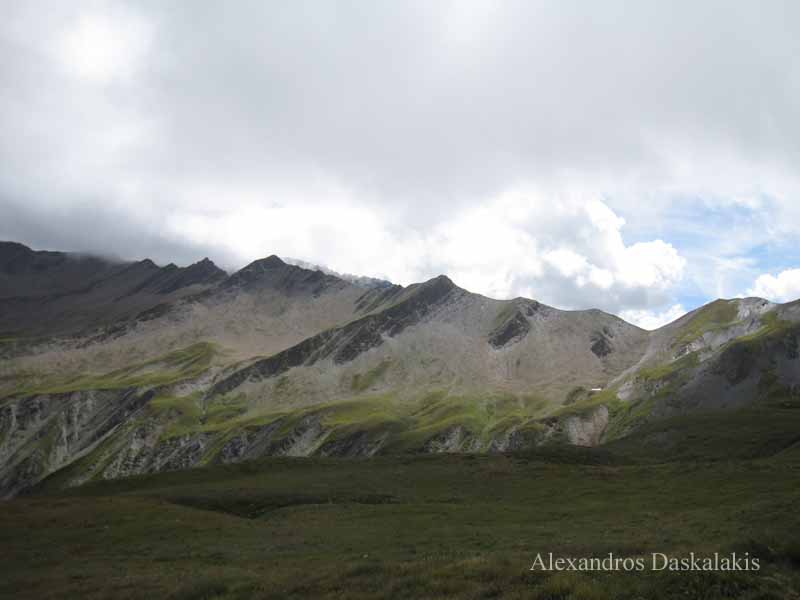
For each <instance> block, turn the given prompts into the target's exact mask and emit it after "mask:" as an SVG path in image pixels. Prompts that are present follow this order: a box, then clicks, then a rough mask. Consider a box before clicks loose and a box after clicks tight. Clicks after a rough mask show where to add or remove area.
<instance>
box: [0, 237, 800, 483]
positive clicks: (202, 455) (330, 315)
mask: <svg viewBox="0 0 800 600" xmlns="http://www.w3.org/2000/svg"><path fill="white" fill-rule="evenodd" d="M0 309H1V310H0V324H1V325H2V327H3V331H2V332H0V356H2V358H3V360H2V361H0V496H4V497H11V496H14V495H16V494H18V493H20V492H21V491H24V490H26V489H28V488H30V487H31V486H34V485H36V484H37V483H38V482H40V481H41V480H43V479H45V478H47V477H50V476H51V475H53V474H56V475H55V477H54V478H53V480H54V481H58V482H59V485H61V486H64V487H70V486H74V485H79V484H82V483H86V482H90V481H96V480H105V479H114V478H119V477H126V476H130V475H136V474H147V473H157V472H161V471H175V470H181V469H186V468H191V467H198V466H204V465H215V464H231V463H238V462H242V461H246V460H252V459H258V458H263V457H265V456H318V457H326V456H336V457H350V458H354V457H368V456H376V455H392V454H398V453H401V454H402V453H409V452H414V453H415V452H425V453H439V452H480V453H486V452H489V453H493V452H516V451H521V450H528V449H532V448H539V447H543V446H550V445H560V444H571V445H578V446H598V445H602V444H609V443H616V442H617V441H621V440H625V439H628V438H630V439H633V440H642V441H643V443H644V441H647V443H648V444H650V445H657V444H659V443H662V442H663V443H664V444H667V445H666V446H664V448H662V452H664V453H666V452H668V451H669V450H668V448H669V439H666V441H664V438H663V436H662V437H661V438H659V437H658V436H654V437H652V436H651V438H647V439H646V440H645V438H643V437H641V436H640V435H638V434H639V433H640V432H646V431H650V430H651V429H652V428H653V427H656V426H657V425H658V423H661V422H664V420H666V419H672V418H677V417H686V418H687V421H686V422H687V423H692V422H693V418H694V416H695V415H700V414H701V413H705V412H708V411H711V412H713V411H732V410H737V409H742V408H750V409H754V410H758V409H759V408H763V407H766V406H770V405H771V404H772V403H774V402H775V401H777V400H780V399H787V398H788V399H792V398H793V397H794V394H795V391H796V390H797V389H800V388H798V386H799V385H800V359H799V358H798V357H799V356H800V352H799V351H798V348H799V347H800V304H798V303H790V304H785V305H776V304H772V303H769V302H767V301H766V300H762V299H758V298H746V299H734V300H718V301H715V302H713V303H711V304H709V305H707V306H704V307H701V308H699V309H698V310H696V311H694V312H692V313H689V314H688V315H686V316H684V317H682V318H681V319H679V320H677V321H675V322H674V323H671V324H669V325H667V326H665V327H663V328H661V329H659V330H657V331H654V332H646V331H643V330H641V329H639V328H638V327H635V326H633V325H631V324H629V323H626V322H625V321H622V320H621V319H619V318H617V317H615V316H613V315H609V314H606V313H603V312H601V311H598V310H585V311H563V310H558V309H555V308H553V307H549V306H546V305H543V304H541V303H539V302H537V301H535V300H530V299H525V298H517V299H513V300H504V301H501V300H493V299H490V298H486V297H484V296H481V295H478V294H474V293H471V292H469V291H467V290H464V289H462V288H460V287H458V286H457V285H456V284H455V283H454V282H452V281H451V280H450V279H448V278H447V277H445V276H439V277H436V278H433V279H431V280H429V281H426V282H422V283H419V284H414V285H410V286H408V287H401V286H396V285H392V284H389V283H387V282H382V281H377V280H368V281H366V282H363V281H362V282H360V283H359V282H353V281H349V280H344V279H342V278H339V277H337V276H335V275H332V274H330V273H323V272H322V271H320V270H311V269H305V268H302V267H299V266H296V265H291V264H287V263H285V262H284V261H282V260H281V259H280V258H278V257H277V256H270V257H268V258H265V259H261V260H257V261H255V262H253V263H251V264H250V265H248V266H246V267H245V268H243V269H241V270H240V271H237V272H236V273H233V274H230V275H228V274H227V273H225V272H224V271H222V270H220V269H218V268H217V267H216V266H215V265H213V263H211V261H208V260H204V261H200V262H199V263H197V264H195V265H192V266H190V267H184V268H181V267H176V266H174V265H168V266H166V267H158V266H157V265H155V264H153V263H152V262H151V261H148V260H144V261H140V262H137V263H118V262H113V261H108V260H105V259H98V258H91V257H80V256H74V255H69V254H64V253H54V252H36V251H34V250H31V249H29V248H26V247H24V246H22V245H20V244H11V243H0ZM677 422H680V421H677ZM659 440H661V442H660V441H659ZM662 445H663V444H662Z"/></svg>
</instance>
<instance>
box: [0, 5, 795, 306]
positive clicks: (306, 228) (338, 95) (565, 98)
mask: <svg viewBox="0 0 800 600" xmlns="http://www.w3.org/2000/svg"><path fill="white" fill-rule="evenodd" d="M799 17H800V7H798V5H796V4H795V3H780V2H776V3H769V4H767V5H762V4H760V5H758V6H757V5H755V4H751V5H748V4H735V5H731V4H730V3H727V2H721V1H720V2H717V1H711V2H706V3H703V4H702V5H697V4H696V3H689V2H680V1H679V2H677V3H669V4H668V5H667V4H660V3H637V4H635V5H631V3H629V2H622V1H621V0H620V1H613V0H612V1H611V2H606V3H603V4H602V5H599V4H597V5H594V4H593V5H585V4H580V5H579V4H572V3H569V2H567V3H564V2H536V1H531V2H528V1H521V0H520V1H515V0H510V1H509V2H504V3H502V4H497V3H496V2H490V1H487V2H481V1H476V0H470V1H464V2H461V1H459V2H427V1H423V0H420V1H413V0H412V1H409V2H403V3H397V2H382V1H376V2H348V1H344V2H339V3H337V4H336V5H335V6H333V5H330V4H326V3H322V2H310V1H309V2H306V1H302V0H300V1H297V2H291V3H279V2H275V3H270V2H261V1H252V2H250V1H247V0H242V1H241V2H237V3H236V4H235V5H230V6H229V5H223V4H220V3H217V2H210V1H208V2H205V1H201V0H198V1H193V2H171V3H161V2H151V1H149V0H145V1H144V2H136V3H134V2H124V1H121V0H120V1H113V0H106V1H96V0H93V1H88V0H87V1H86V2H82V1H76V2H69V3H64V2H55V1H52V2H47V1H39V2H25V3H16V4H15V5H14V6H13V7H8V9H7V11H6V14H5V15H4V19H3V21H2V23H0V86H2V89H3V90H4V93H3V94H2V95H1V96H0V127H2V130H3V132H4V135H3V136H2V137H1V138H0V210H2V214H3V219H2V221H0V235H2V236H3V237H7V238H12V239H17V240H19V241H23V242H28V243H30V244H33V245H36V246H38V247H48V248H59V249H65V250H82V251H95V252H112V253H115V254H118V255H121V256H125V257H141V256H147V255H150V256H153V258H156V259H161V260H163V261H168V260H176V261H178V262H181V261H186V260H191V259H196V258H197V257H198V255H199V257H202V256H203V255H206V254H207V255H210V256H212V257H214V258H219V260H220V262H223V263H225V264H226V266H231V267H235V266H240V263H241V261H243V260H246V259H250V258H254V257H255V256H263V255H264V254H271V253H277V254H280V255H286V256H297V257H299V258H303V259H305V260H308V261H310V262H314V263H322V264H329V265H330V266H331V267H332V268H335V269H337V270H340V271H346V272H352V273H359V274H365V275H378V276H387V277H389V278H391V279H394V280H397V281H402V282H407V281H411V280H415V279H419V278H423V277H424V276H427V275H429V274H436V273H438V272H445V273H448V274H450V275H451V276H453V278H454V279H455V280H456V281H457V282H459V283H460V284H461V285H463V286H465V287H472V288H473V289H476V290H478V291H483V292H484V293H486V294H489V295H496V296H501V297H502V296H508V295H515V294H524V295H530V296H533V297H536V298H538V299H540V300H542V301H547V302H549V303H552V304H555V305H557V306H561V307H584V306H586V305H587V304H595V305H600V306H601V307H604V308H606V309H607V310H618V311H619V310H656V311H663V310H666V309H667V308H669V307H670V306H672V305H674V304H676V303H684V304H686V305H688V301H685V298H692V301H691V302H692V303H694V302H697V301H702V300H703V299H710V298H711V297H714V296H718V295H730V294H732V293H734V292H735V291H737V290H741V289H744V286H746V285H747V284H748V282H750V281H752V278H753V277H754V276H755V274H757V273H759V272H767V271H770V270H774V265H771V264H763V261H761V260H760V259H759V260H756V258H753V255H754V253H757V252H758V249H759V248H760V247H761V246H764V245H769V246H770V247H774V246H775V245H776V244H789V243H791V240H793V239H795V238H796V234H797V233H798V229H800V227H798V225H797V224H798V223H800V205H798V204H797V202H796V201H795V199H796V198H797V197H798V194H800V175H798V173H797V170H796V168H795V165H796V164H797V158H798V156H800V119H798V115H797V110H796V107H797V105H798V103H800V87H799V86H798V85H797V82H798V81H800V64H799V63H798V61H797V60H796V56H797V55H798V52H800V41H799V40H800V31H798V27H800V26H798V23H800V18H799ZM564 40H569V43H568V44H567V43H565V42H564ZM520 190H522V191H520ZM515 195H516V196H515ZM517 196H523V197H524V200H519V199H516V200H514V199H513V198H514V197H517ZM731 265H738V266H736V267H735V268H731Z"/></svg>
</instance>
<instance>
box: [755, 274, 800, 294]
mask: <svg viewBox="0 0 800 600" xmlns="http://www.w3.org/2000/svg"><path fill="white" fill-rule="evenodd" d="M747 295H748V296H757V297H759V298H766V299H767V300H772V301H773V302H789V301H791V300H797V299H798V298H800V269H786V270H785V271H781V272H780V273H778V274H777V275H771V274H769V273H764V274H763V275H759V276H758V278H757V279H756V280H755V282H754V283H753V286H752V287H751V288H750V289H749V290H747Z"/></svg>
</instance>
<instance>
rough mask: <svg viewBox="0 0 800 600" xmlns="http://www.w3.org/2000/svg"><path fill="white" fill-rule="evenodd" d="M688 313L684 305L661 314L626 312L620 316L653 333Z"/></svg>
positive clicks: (646, 311)
mask: <svg viewBox="0 0 800 600" xmlns="http://www.w3.org/2000/svg"><path fill="white" fill-rule="evenodd" d="M687 312H688V311H687V310H686V309H685V308H684V307H683V306H682V305H680V304H673V305H672V306H670V307H669V308H667V309H666V310H663V311H660V312H659V311H652V310H624V311H622V312H621V313H620V315H619V316H620V317H621V318H623V319H625V320H626V321H628V323H633V324H634V325H638V326H639V327H641V328H642V329H647V330H649V331H652V330H654V329H658V328H659V327H663V326H664V325H667V324H668V323H672V322H673V321H674V320H675V319H679V318H680V317H682V316H683V315H685V314H686V313H687Z"/></svg>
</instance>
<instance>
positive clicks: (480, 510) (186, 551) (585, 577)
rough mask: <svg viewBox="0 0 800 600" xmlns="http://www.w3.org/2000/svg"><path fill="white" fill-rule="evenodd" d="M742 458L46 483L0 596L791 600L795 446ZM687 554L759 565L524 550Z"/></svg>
mask: <svg viewBox="0 0 800 600" xmlns="http://www.w3.org/2000/svg"><path fill="white" fill-rule="evenodd" d="M796 413H800V411H795V410H787V411H786V414H785V415H783V420H787V419H789V420H790V419H792V418H796V417H794V416H793V415H795V414H796ZM737 418H739V419H742V417H737ZM775 422H777V419H776V421H773V422H772V423H771V424H770V425H769V426H770V427H771V426H773V425H774V423H775ZM704 425H705V426H706V427H708V426H709V423H708V422H707V421H706V422H705V423H704ZM712 425H713V424H712ZM730 426H731V427H739V426H741V422H740V421H738V422H737V421H736V420H733V421H731V424H730ZM717 428H718V429H720V428H721V429H724V427H719V426H718V427H717ZM784 428H785V429H786V430H787V431H786V432H785V433H783V434H782V435H785V436H788V432H789V430H790V427H789V426H785V427H784ZM667 429H668V428H667ZM795 430H797V429H795ZM681 431H684V437H683V438H680V439H681V444H682V445H683V446H691V445H692V443H693V442H692V439H693V436H694V434H693V433H691V432H689V433H688V434H687V433H686V432H685V430H683V429H682V430H681ZM695 433H696V432H695ZM747 435H748V436H751V437H752V436H757V434H756V433H753V431H747ZM758 435H764V430H761V432H760V434H758ZM717 437H718V439H719V440H720V442H719V443H728V441H729V440H728V438H727V436H726V434H719V435H718V436H717ZM703 443H704V444H705V445H706V446H708V444H709V443H712V444H713V442H708V441H707V440H706V441H704V442H703ZM759 447H760V448H766V450H763V452H761V453H760V454H759V452H757V451H754V450H753V449H752V446H747V450H746V452H744V453H743V454H742V455H741V456H739V455H737V454H736V452H731V453H729V455H728V456H727V457H717V460H700V459H695V458H688V457H691V456H693V455H692V453H691V452H684V453H683V454H681V455H680V456H679V457H678V458H679V459H680V460H677V461H674V462H663V461H664V460H665V459H664V458H663V456H661V455H659V454H657V453H656V454H653V455H652V456H646V455H643V454H642V453H641V452H640V451H639V450H637V448H634V447H633V446H631V445H628V446H626V445H624V444H619V447H618V448H616V449H615V448H613V447H612V450H611V451H608V450H605V449H596V450H590V449H580V448H566V447H554V448H551V449H548V450H542V451H540V452H535V453H529V454H524V455H522V454H520V455H509V456H505V455H490V456H487V455H444V456H443V455H438V456H427V455H425V456H423V455H395V456H384V457H377V458H373V459H369V460H333V459H288V458H283V459H281V458H272V459H266V460H262V461H256V462H251V463H243V464H240V465H232V466H213V467H206V468H202V469H195V470H190V471H182V472H176V473H162V474H158V475H153V476H144V477H137V478H131V479H125V480H117V481H109V482H102V483H93V484H90V485H86V486H83V487H80V488H75V489H72V490H69V491H58V490H48V482H45V485H44V486H42V487H41V488H40V489H39V490H38V491H37V492H36V493H35V494H34V495H31V496H28V497H22V498H17V499H15V500H12V501H9V502H7V503H4V504H2V506H0V548H2V549H3V553H2V560H0V596H2V597H8V598H37V599H40V598H110V597H113V598H148V599H153V598H162V597H166V598H183V599H201V598H276V599H277V598H365V599H366V598H534V599H551V600H555V599H561V600H566V599H584V598H585V599H605V598H608V599H616V598H630V599H636V598H642V599H645V598H646V599H650V598H656V599H660V598H663V599H667V598H670V599H671V598H719V599H721V598H749V599H753V600H755V599H761V600H764V599H768V598H774V599H782V598H796V597H799V596H798V590H800V510H799V509H800V486H798V483H800V477H799V476H800V452H798V451H797V445H796V444H793V443H792V441H791V440H790V439H789V438H788V437H786V438H785V439H784V441H783V442H782V443H781V444H777V445H776V444H773V445H772V446H769V445H768V446H759ZM692 551H693V552H695V553H696V554H699V555H711V554H713V553H714V552H720V553H729V552H731V551H736V552H737V553H739V554H740V555H741V554H743V553H744V552H749V553H750V554H751V555H752V556H757V557H759V558H760V559H761V565H762V569H761V570H760V571H758V572H740V573H724V572H674V573H670V572H666V571H662V572H652V571H650V570H647V571H644V572H639V573H636V572H634V573H625V572H616V573H597V572H594V573H575V572H562V573H550V572H541V571H533V572H532V571H530V566H531V564H532V561H533V559H534V558H535V556H536V554H537V553H545V554H546V553H548V552H553V553H555V554H556V555H558V556H566V557H583V556H586V557H592V556H595V557H603V556H605V555H607V554H608V553H609V552H613V553H614V555H616V556H621V557H636V556H649V553H651V552H663V553H665V554H668V555H671V556H684V555H686V554H688V553H689V552H692Z"/></svg>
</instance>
